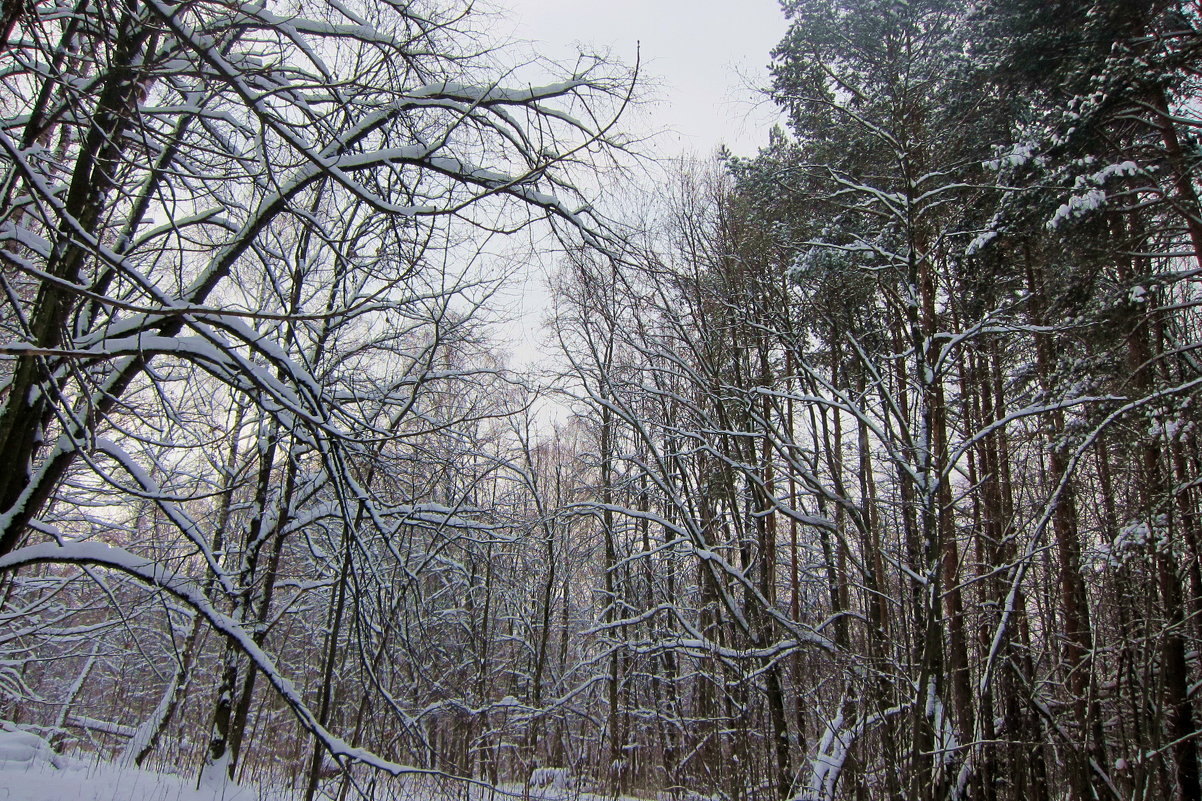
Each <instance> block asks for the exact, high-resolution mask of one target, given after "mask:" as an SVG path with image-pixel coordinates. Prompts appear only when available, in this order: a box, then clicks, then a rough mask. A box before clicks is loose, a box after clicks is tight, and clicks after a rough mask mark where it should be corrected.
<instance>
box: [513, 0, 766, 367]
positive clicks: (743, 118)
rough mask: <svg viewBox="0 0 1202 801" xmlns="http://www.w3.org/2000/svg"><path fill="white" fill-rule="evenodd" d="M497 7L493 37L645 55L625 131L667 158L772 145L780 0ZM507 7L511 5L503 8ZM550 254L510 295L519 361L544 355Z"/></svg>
mask: <svg viewBox="0 0 1202 801" xmlns="http://www.w3.org/2000/svg"><path fill="white" fill-rule="evenodd" d="M492 5H493V7H494V8H500V9H501V12H500V15H499V17H498V18H497V22H498V24H499V29H498V30H494V31H493V34H494V35H495V36H498V37H499V38H502V39H504V38H506V35H508V36H510V37H512V38H513V39H517V40H522V41H527V42H529V43H530V44H531V47H532V49H533V50H534V51H535V52H537V53H539V54H541V55H543V56H545V57H547V58H550V59H553V60H556V61H558V62H560V63H565V64H572V63H574V61H575V59H576V55H577V54H578V53H579V52H580V51H581V50H582V49H583V50H585V51H587V52H600V53H608V54H609V55H610V56H611V57H612V58H613V59H615V60H617V61H620V62H622V63H624V64H627V65H633V64H634V63H635V58H636V56H638V57H640V59H641V76H642V80H643V82H644V86H645V91H644V92H643V94H642V97H643V98H645V99H647V100H648V102H646V103H643V104H642V105H641V106H640V107H639V109H637V110H636V111H635V112H634V113H633V114H631V113H628V114H627V116H626V117H624V118H623V122H622V124H621V127H622V130H624V131H627V132H629V133H631V134H635V135H639V136H645V135H647V134H648V133H651V132H653V131H654V132H662V133H659V135H658V136H657V137H656V138H654V139H653V140H652V141H650V142H647V143H646V144H645V145H644V147H643V148H642V150H643V152H644V153H645V154H648V155H650V154H654V155H656V156H660V157H672V156H696V157H700V158H706V157H708V156H711V155H712V154H713V153H714V152H715V151H716V150H717V148H718V146H719V145H721V144H725V145H726V146H727V147H728V148H730V150H731V151H733V152H734V153H735V154H737V155H744V156H751V155H754V154H755V151H756V148H757V147H759V146H761V145H764V144H767V141H768V130H769V128H771V126H772V124H773V123H774V122H776V121H777V116H776V114H775V112H774V108H773V106H772V104H771V103H769V102H767V101H766V100H764V98H763V96H762V94H761V93H758V92H756V91H755V87H763V86H764V85H766V83H767V75H768V71H767V65H768V62H769V60H770V56H769V53H770V51H771V50H772V48H773V47H775V46H776V44H777V42H779V41H780V39H781V38H782V37H783V36H784V33H785V19H784V15H783V14H782V13H781V10H780V6H779V3H778V0H492ZM505 9H508V11H506V10H505ZM554 260H555V259H554V257H553V255H548V254H537V255H536V258H535V260H534V261H533V262H532V263H530V264H529V265H528V266H527V271H526V272H525V275H524V276H523V277H521V278H519V280H518V281H516V282H515V283H511V285H510V288H509V289H508V290H506V291H505V292H504V293H503V294H505V295H507V296H508V298H509V301H510V302H511V303H512V304H513V306H512V308H513V311H512V313H513V314H515V315H516V318H515V319H514V321H513V323H511V324H509V325H506V326H504V334H503V336H504V337H505V338H506V339H508V340H509V342H510V343H511V345H510V349H509V356H510V358H511V359H512V362H511V364H512V365H513V366H520V365H540V364H543V363H545V362H546V360H547V350H546V349H547V342H546V337H547V332H546V330H545V329H544V328H543V326H542V323H543V321H544V320H545V319H546V314H547V307H548V305H549V295H548V291H547V289H546V285H545V283H544V281H545V279H546V276H547V274H548V270H549V267H550V266H551V264H553V263H554Z"/></svg>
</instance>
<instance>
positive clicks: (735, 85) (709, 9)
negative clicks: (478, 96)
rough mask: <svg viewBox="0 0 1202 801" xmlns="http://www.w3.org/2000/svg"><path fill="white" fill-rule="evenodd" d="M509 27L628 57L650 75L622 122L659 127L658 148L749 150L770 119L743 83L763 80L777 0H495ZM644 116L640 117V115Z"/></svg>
mask: <svg viewBox="0 0 1202 801" xmlns="http://www.w3.org/2000/svg"><path fill="white" fill-rule="evenodd" d="M494 2H495V3H496V4H497V5H498V6H500V7H501V8H508V9H509V14H508V15H507V16H508V20H507V21H506V24H511V25H512V26H513V35H514V37H515V38H518V39H525V40H529V41H531V42H532V43H534V46H535V48H536V50H537V51H538V52H540V53H542V54H543V55H545V56H548V57H550V58H553V59H560V60H565V61H567V63H571V62H572V61H574V60H575V55H576V53H577V52H578V50H579V47H578V46H577V45H580V46H583V47H584V48H585V49H587V50H592V51H600V52H608V53H610V54H611V55H612V56H613V58H615V59H617V60H619V61H621V62H623V63H625V64H628V65H633V64H634V62H635V57H636V54H638V53H641V64H642V74H643V76H644V77H645V78H646V79H648V80H649V81H650V83H649V84H648V88H649V90H650V91H649V93H648V94H649V96H650V98H652V99H653V100H655V101H656V102H654V103H649V104H647V106H646V108H645V109H644V111H643V113H642V114H640V115H637V116H636V118H634V119H632V120H630V121H629V124H632V125H634V126H637V127H638V128H642V127H643V126H644V124H646V125H648V126H649V127H648V130H667V133H666V134H665V135H664V136H662V137H660V138H659V139H657V140H656V141H655V149H656V151H657V152H658V154H659V155H675V154H694V155H698V156H705V155H708V154H709V153H712V152H713V151H714V150H715V149H716V148H717V147H718V145H719V144H723V143H724V144H726V145H727V146H728V147H729V148H730V149H731V150H732V151H734V152H735V153H736V154H739V155H753V154H754V152H755V149H756V147H758V146H760V145H763V144H766V143H767V141H768V134H767V131H768V129H769V128H770V127H771V125H772V123H773V122H774V121H775V119H776V117H775V114H774V113H773V110H772V107H771V104H770V103H768V102H766V101H765V100H764V99H763V98H762V97H758V96H757V95H756V93H755V92H754V91H753V90H752V89H751V88H750V87H751V86H761V87H762V86H764V85H765V84H766V82H767V64H768V61H769V52H770V51H771V50H772V48H773V47H775V46H776V44H777V42H779V41H780V39H781V37H782V36H783V35H784V32H785V19H784V15H783V14H782V12H781V10H780V5H779V3H778V0H494ZM639 117H644V118H645V119H640V118H639Z"/></svg>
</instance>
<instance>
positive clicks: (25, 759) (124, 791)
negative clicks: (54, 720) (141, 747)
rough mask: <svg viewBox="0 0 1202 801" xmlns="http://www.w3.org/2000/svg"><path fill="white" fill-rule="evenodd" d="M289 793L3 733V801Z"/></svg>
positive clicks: (207, 799) (131, 800)
mask: <svg viewBox="0 0 1202 801" xmlns="http://www.w3.org/2000/svg"><path fill="white" fill-rule="evenodd" d="M290 798H291V796H290V795H289V794H287V793H278V792H274V791H268V790H263V789H260V788H258V787H239V786H237V785H234V784H223V785H221V786H217V787H204V788H201V789H197V787H196V780H195V779H194V778H193V779H187V778H184V777H181V776H173V775H170V774H165V773H155V772H153V771H148V770H141V769H138V768H134V767H123V766H120V765H116V764H113V763H111V762H97V761H96V760H95V759H90V760H85V759H79V758H75V757H69V756H63V755H61V754H56V753H54V752H53V751H52V750H51V749H50V746H49V745H48V744H47V743H46V741H45V740H42V739H41V738H39V737H36V736H34V735H30V734H28V733H26V732H20V731H0V801H286V799H290Z"/></svg>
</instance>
